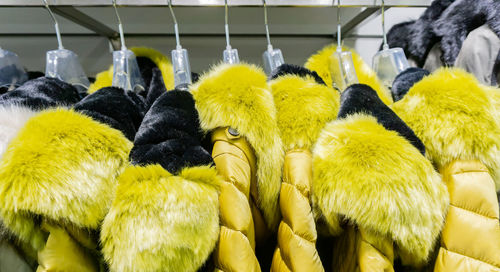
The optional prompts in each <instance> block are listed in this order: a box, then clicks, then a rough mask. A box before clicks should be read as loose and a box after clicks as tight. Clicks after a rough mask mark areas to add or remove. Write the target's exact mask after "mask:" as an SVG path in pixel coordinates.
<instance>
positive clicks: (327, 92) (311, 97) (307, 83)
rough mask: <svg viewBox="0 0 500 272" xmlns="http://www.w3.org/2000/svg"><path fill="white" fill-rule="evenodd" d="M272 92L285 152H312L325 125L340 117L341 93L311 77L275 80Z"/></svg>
mask: <svg viewBox="0 0 500 272" xmlns="http://www.w3.org/2000/svg"><path fill="white" fill-rule="evenodd" d="M271 90H272V92H273V96H274V103H275V105H276V110H277V117H278V127H279V129H280V133H281V139H282V141H283V145H284V146H285V149H286V150H291V149H295V148H304V149H311V148H312V146H313V144H314V143H315V142H316V140H317V138H318V136H319V133H320V131H321V130H322V129H323V127H324V126H325V124H326V123H327V122H329V121H332V120H334V119H335V117H336V116H337V111H338V109H339V99H340V98H339V94H338V92H337V91H335V90H333V89H332V88H328V87H326V86H324V85H322V84H318V83H317V82H316V81H315V78H313V77H311V76H305V77H301V76H298V75H291V74H288V75H283V76H280V77H278V78H277V79H274V80H272V81H271Z"/></svg>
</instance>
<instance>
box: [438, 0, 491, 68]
mask: <svg viewBox="0 0 500 272" xmlns="http://www.w3.org/2000/svg"><path fill="white" fill-rule="evenodd" d="M484 23H488V25H489V26H490V28H491V29H492V30H493V32H495V33H496V34H497V35H498V37H500V2H499V1H496V0H476V1H473V2H471V1H469V0H456V1H454V2H453V4H451V5H450V6H449V7H448V8H447V9H446V10H445V11H444V12H443V14H442V15H441V16H440V17H439V19H438V20H436V21H435V22H434V27H433V31H434V33H435V34H436V36H437V37H439V38H440V39H441V50H442V51H443V54H442V55H441V60H442V61H443V63H444V64H445V65H448V66H453V64H454V63H455V59H456V58H457V56H458V53H459V52H460V49H461V48H462V43H463V42H464V40H465V38H467V35H468V34H469V33H470V32H471V31H472V30H474V29H476V28H478V27H480V26H481V25H483V24H484Z"/></svg>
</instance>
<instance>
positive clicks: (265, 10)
mask: <svg viewBox="0 0 500 272" xmlns="http://www.w3.org/2000/svg"><path fill="white" fill-rule="evenodd" d="M262 4H263V5H264V24H265V26H266V39H267V48H268V49H271V50H272V48H273V46H272V45H271V36H270V35H269V23H268V21H267V3H266V0H262Z"/></svg>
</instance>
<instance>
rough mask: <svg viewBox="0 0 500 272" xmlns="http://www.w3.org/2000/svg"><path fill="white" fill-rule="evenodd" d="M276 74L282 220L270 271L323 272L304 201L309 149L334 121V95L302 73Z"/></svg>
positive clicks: (288, 69)
mask: <svg viewBox="0 0 500 272" xmlns="http://www.w3.org/2000/svg"><path fill="white" fill-rule="evenodd" d="M277 74H279V77H277V78H275V79H273V80H272V81H271V83H270V84H271V90H272V92H273V96H274V102H275V105H276V109H277V117H278V118H277V119H278V127H279V129H280V136H281V139H282V140H283V144H284V146H285V152H286V153H285V160H284V161H285V163H284V167H283V183H282V184H281V191H280V210H281V214H282V216H283V218H282V220H281V222H280V225H279V229H278V246H277V249H276V251H275V253H274V256H273V261H272V267H271V271H276V272H281V271H324V268H323V265H322V263H321V260H320V257H319V255H318V252H317V250H316V239H317V236H318V235H317V232H316V223H315V221H314V217H313V213H312V209H311V200H310V195H311V183H312V156H311V149H312V146H313V144H314V143H315V142H316V140H317V138H318V135H319V133H320V131H321V129H323V127H324V126H325V124H326V123H327V122H329V121H331V120H334V119H335V117H336V116H337V111H338V106H339V94H338V92H337V91H336V90H334V89H332V88H328V87H326V86H325V85H324V84H322V80H321V79H319V77H318V76H317V74H316V73H313V72H311V71H309V70H307V69H304V68H302V67H298V66H291V65H283V66H281V67H280V68H279V70H278V73H277ZM315 77H316V78H315ZM318 81H320V82H321V83H320V82H318Z"/></svg>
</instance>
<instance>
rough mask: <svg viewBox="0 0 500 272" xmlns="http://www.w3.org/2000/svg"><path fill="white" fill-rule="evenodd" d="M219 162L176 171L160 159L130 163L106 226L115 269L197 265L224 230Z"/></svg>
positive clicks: (110, 259)
mask: <svg viewBox="0 0 500 272" xmlns="http://www.w3.org/2000/svg"><path fill="white" fill-rule="evenodd" d="M220 183H221V178H220V177H219V176H218V175H217V171H216V170H215V168H210V167H206V166H202V167H194V168H186V169H184V170H182V171H181V173H180V174H179V176H173V175H172V174H170V173H169V172H167V171H166V170H165V169H163V168H162V167H161V166H160V165H149V166H146V167H140V166H130V167H128V168H127V169H126V170H125V172H123V174H122V175H121V176H120V178H119V185H118V188H117V192H116V198H115V199H114V201H113V205H112V207H111V209H110V211H109V213H108V215H107V216H106V218H105V220H104V222H103V225H102V231H101V242H102V246H103V249H102V251H103V254H104V257H105V259H106V261H107V262H108V264H109V266H110V270H111V271H123V272H125V271H197V269H198V268H200V267H201V265H202V264H203V263H204V262H205V261H206V260H207V259H208V257H209V256H210V253H211V252H212V251H213V250H214V248H215V245H216V242H217V240H218V236H219V200H218V197H219V196H218V187H219V184H220Z"/></svg>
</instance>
